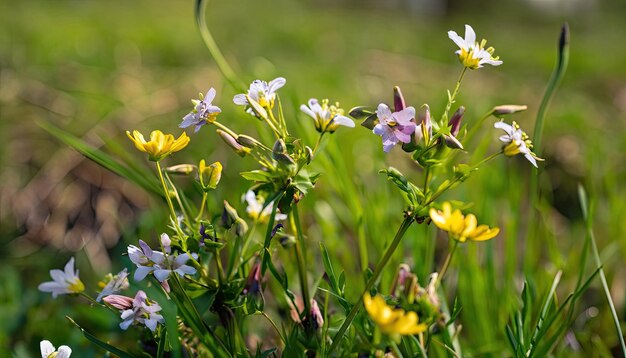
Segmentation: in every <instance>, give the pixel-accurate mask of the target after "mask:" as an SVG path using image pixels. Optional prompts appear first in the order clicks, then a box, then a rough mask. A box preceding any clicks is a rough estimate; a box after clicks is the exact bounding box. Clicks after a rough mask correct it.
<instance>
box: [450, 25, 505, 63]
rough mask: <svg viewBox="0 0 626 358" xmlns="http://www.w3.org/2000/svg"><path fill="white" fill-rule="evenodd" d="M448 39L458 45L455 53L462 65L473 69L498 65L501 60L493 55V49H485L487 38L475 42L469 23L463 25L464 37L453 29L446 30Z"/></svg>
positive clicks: (474, 34) (474, 35)
mask: <svg viewBox="0 0 626 358" xmlns="http://www.w3.org/2000/svg"><path fill="white" fill-rule="evenodd" d="M448 37H449V38H450V40H452V41H454V43H455V44H456V45H457V46H459V50H457V51H456V52H455V53H456V54H457V55H458V56H459V60H460V61H461V63H462V64H463V66H465V67H467V68H469V69H472V70H475V69H477V68H481V67H483V65H485V64H487V65H491V66H499V65H501V64H502V61H500V60H499V57H493V52H494V51H495V49H494V48H493V47H489V48H487V49H485V46H486V45H487V40H482V41H481V42H480V43H478V42H476V33H475V32H474V29H472V27H471V26H470V25H465V38H462V37H461V36H459V35H458V34H457V33H456V32H455V31H448Z"/></svg>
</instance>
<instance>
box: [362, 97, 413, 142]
mask: <svg viewBox="0 0 626 358" xmlns="http://www.w3.org/2000/svg"><path fill="white" fill-rule="evenodd" d="M376 115H377V116H378V121H379V123H378V124H377V125H376V126H375V127H374V129H373V130H372V131H373V132H374V134H376V135H379V136H382V139H383V150H384V151H385V152H389V151H390V150H391V148H393V146H395V145H396V144H398V142H402V143H409V142H410V141H411V134H413V133H414V132H415V128H416V125H415V123H414V122H413V120H414V119H415V108H413V107H407V108H404V109H403V110H401V111H399V112H393V113H392V112H391V110H390V109H389V107H388V106H387V105H386V104H384V103H381V104H379V105H378V110H377V111H376Z"/></svg>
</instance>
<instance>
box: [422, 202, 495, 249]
mask: <svg viewBox="0 0 626 358" xmlns="http://www.w3.org/2000/svg"><path fill="white" fill-rule="evenodd" d="M442 208H443V211H440V210H437V209H435V208H431V209H430V212H429V214H430V218H431V219H432V220H433V222H434V223H435V225H437V227H438V228H440V229H441V230H443V231H447V232H448V236H449V237H450V238H452V239H454V240H457V241H459V242H465V241H467V240H468V239H469V240H472V241H485V240H489V239H491V238H493V237H494V236H496V235H498V233H499V232H500V229H499V228H497V227H494V228H489V226H487V225H478V222H477V220H476V216H474V214H468V215H467V216H464V215H463V214H462V213H461V210H459V209H456V210H454V211H452V206H451V205H450V203H449V202H445V203H443V205H442Z"/></svg>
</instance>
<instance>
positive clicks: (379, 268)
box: [328, 213, 415, 356]
mask: <svg viewBox="0 0 626 358" xmlns="http://www.w3.org/2000/svg"><path fill="white" fill-rule="evenodd" d="M413 221H415V218H414V217H413V215H412V213H406V214H405V217H404V221H402V223H401V224H400V227H399V228H398V231H397V232H396V235H395V236H394V238H393V240H392V241H391V244H390V245H389V247H388V248H387V250H385V253H384V254H383V257H382V258H381V259H380V261H379V262H378V264H377V265H376V269H375V270H374V273H373V274H372V277H370V279H369V280H368V281H367V283H366V284H365V288H364V289H363V292H362V293H361V295H359V298H358V299H357V301H356V303H355V304H354V306H352V309H351V310H350V312H349V313H348V316H346V320H345V321H344V322H343V324H342V325H341V327H340V328H339V331H338V332H337V334H336V335H335V337H333V344H332V345H331V346H330V348H329V350H328V355H329V356H330V355H331V354H332V352H333V351H334V350H335V349H336V348H337V346H339V342H341V339H342V338H343V336H344V334H345V333H346V330H347V329H348V327H350V324H352V321H353V320H354V317H356V315H357V313H358V312H359V310H360V309H361V306H363V297H364V296H365V294H366V293H368V292H369V291H370V290H371V289H372V287H374V284H375V283H376V281H378V278H379V277H380V274H381V273H382V272H383V269H384V268H385V266H387V264H388V263H389V260H390V259H391V257H392V256H393V254H394V252H395V251H396V249H397V248H398V245H399V244H400V241H402V238H403V237H404V234H406V231H407V230H408V229H409V227H410V226H411V224H413Z"/></svg>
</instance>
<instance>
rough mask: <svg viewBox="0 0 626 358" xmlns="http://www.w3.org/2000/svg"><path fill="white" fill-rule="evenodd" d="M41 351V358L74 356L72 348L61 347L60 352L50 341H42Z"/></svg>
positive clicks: (40, 344)
mask: <svg viewBox="0 0 626 358" xmlns="http://www.w3.org/2000/svg"><path fill="white" fill-rule="evenodd" d="M39 349H40V350H41V358H68V357H69V356H70V355H71V354H72V349H71V348H70V347H68V346H60V347H59V350H56V348H54V346H53V345H52V343H50V341H48V340H43V341H41V342H40V343H39Z"/></svg>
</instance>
